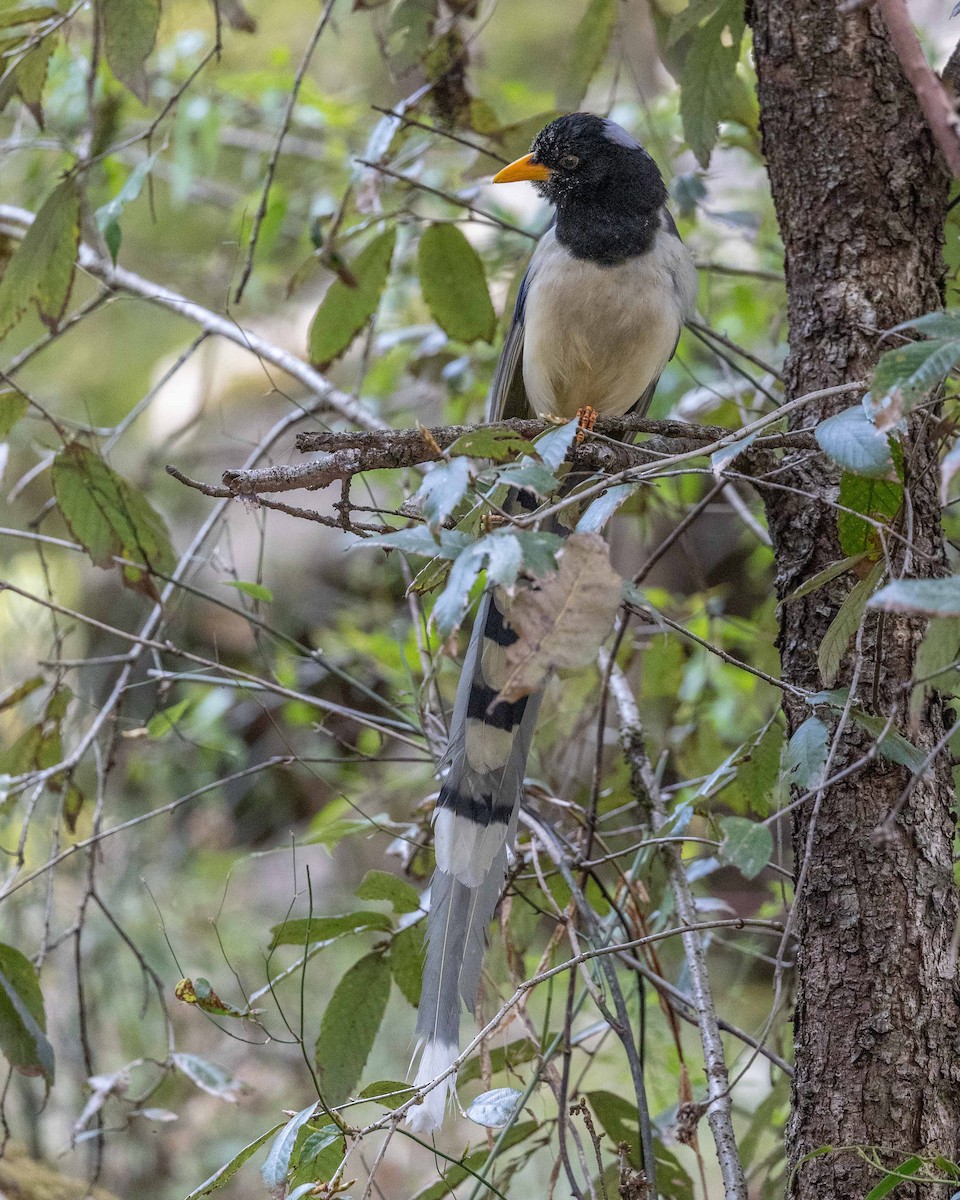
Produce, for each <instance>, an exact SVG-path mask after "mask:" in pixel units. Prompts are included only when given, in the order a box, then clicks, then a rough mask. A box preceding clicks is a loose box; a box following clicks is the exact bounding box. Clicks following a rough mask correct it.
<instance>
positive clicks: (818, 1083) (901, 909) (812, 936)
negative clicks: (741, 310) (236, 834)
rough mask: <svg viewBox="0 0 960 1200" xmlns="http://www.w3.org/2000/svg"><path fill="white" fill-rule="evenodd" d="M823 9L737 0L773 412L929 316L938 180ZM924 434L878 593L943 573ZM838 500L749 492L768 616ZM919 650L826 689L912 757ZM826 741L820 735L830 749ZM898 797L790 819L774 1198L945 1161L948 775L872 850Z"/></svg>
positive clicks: (910, 629)
mask: <svg viewBox="0 0 960 1200" xmlns="http://www.w3.org/2000/svg"><path fill="white" fill-rule="evenodd" d="M841 8H842V6H841V5H839V4H838V0H790V2H789V3H784V2H783V0H755V2H754V4H753V11H752V13H751V14H750V16H751V23H752V26H753V31H754V41H755V55H756V63H757V72H758V78H759V97H760V109H761V124H762V131H763V143H764V151H765V154H766V158H767V167H768V171H769V174H770V181H771V185H772V189H773V196H774V201H775V204H776V208H777V214H778V217H779V222H780V229H781V231H782V235H783V241H784V247H785V252H786V277H787V290H788V298H789V300H788V314H789V324H790V355H789V359H788V363H787V379H788V388H789V394H790V395H791V396H799V395H803V394H804V393H806V392H810V391H813V390H815V389H819V388H824V387H829V386H831V385H834V384H838V383H842V382H844V381H849V380H856V379H863V378H866V377H867V376H868V374H869V371H870V367H871V365H872V364H873V363H874V362H875V360H876V358H877V356H878V354H879V353H880V351H881V350H882V349H885V348H887V347H886V346H883V347H881V346H880V345H879V342H878V334H879V333H880V332H882V331H884V330H886V329H889V328H890V327H891V326H892V325H895V324H897V323H898V322H900V321H904V320H906V319H908V318H910V317H915V316H917V315H919V314H920V313H923V312H926V311H929V310H931V309H934V308H937V307H939V306H940V304H941V283H942V259H941V243H942V237H943V226H944V219H945V205H946V195H947V178H946V174H945V171H944V168H943V166H942V164H941V162H940V160H939V158H938V156H937V154H936V152H935V150H934V147H933V144H932V142H931V139H930V137H929V135H928V132H927V130H926V127H925V125H924V122H923V118H922V116H921V114H920V110H919V108H918V106H917V103H916V100H915V97H914V95H913V92H912V91H911V89H910V87H909V85H908V83H907V82H906V80H905V78H904V76H903V73H902V71H901V69H900V66H899V63H898V61H897V59H896V57H895V55H894V53H893V51H892V49H891V46H890V43H889V40H888V37H887V33H886V29H885V27H884V25H883V22H882V20H881V17H880V15H879V13H877V12H876V11H873V10H871V9H870V8H869V7H866V6H865V7H861V8H859V9H856V10H854V11H851V12H848V13H846V14H844V13H842V12H841V11H840V9H841ZM888 345H889V343H888ZM855 399H856V396H855V395H851V396H850V397H848V398H844V399H842V400H840V401H839V402H835V403H832V404H831V405H830V406H826V405H823V406H821V407H814V408H811V409H807V410H804V411H802V412H801V413H800V414H799V416H798V421H797V424H798V425H812V424H814V423H815V422H816V421H817V420H820V419H822V417H824V416H826V415H828V413H829V412H830V411H836V410H837V409H839V408H844V407H847V406H848V405H849V404H851V403H852V402H854V401H855ZM934 425H935V422H934V421H933V420H931V419H930V418H929V416H928V418H927V419H926V420H924V419H923V418H916V419H915V420H914V421H913V423H912V426H911V430H910V435H909V437H908V439H907V444H906V445H905V458H906V489H907V503H906V504H905V511H906V512H907V513H908V514H909V515H908V517H906V518H905V519H904V520H903V521H902V523H901V526H900V528H901V529H902V530H903V531H905V532H907V533H908V534H909V541H910V549H909V550H908V551H907V552H906V556H905V554H904V552H903V550H900V551H899V552H897V551H896V550H895V551H894V555H893V562H894V565H895V568H896V572H898V573H899V572H902V571H903V572H905V573H907V574H911V575H921V576H922V575H931V574H934V575H935V574H939V573H942V570H943V542H942V537H941V532H940V520H939V505H938V500H937V478H936V457H935V449H936V431H935V429H934ZM838 479H839V473H838V472H836V471H832V470H831V469H830V467H829V464H828V463H827V462H826V460H825V459H824V458H823V457H822V456H812V457H811V456H809V455H806V456H804V455H798V454H794V455H792V456H791V458H790V460H789V469H787V470H782V471H780V472H778V473H777V474H776V475H775V476H773V477H771V479H770V481H769V483H771V484H774V483H775V484H780V485H786V486H787V487H789V488H794V489H798V491H796V492H793V491H785V490H775V489H773V488H770V487H768V488H765V489H764V495H765V499H766V500H767V503H768V514H769V519H770V529H771V535H772V537H773V541H774V547H775V552H776V560H777V569H778V590H779V594H780V596H781V598H782V597H784V596H785V595H787V594H788V593H790V592H792V591H793V590H794V589H796V587H797V586H798V585H799V584H801V583H802V582H803V581H804V580H806V579H809V578H810V577H811V576H813V575H814V574H816V573H817V572H818V571H820V570H822V569H823V568H824V567H825V566H827V565H828V564H829V563H831V562H835V561H836V560H837V559H839V558H841V557H842V552H841V551H840V547H839V543H838V538H837V530H836V510H835V508H833V507H831V503H832V502H835V501H836V496H837V484H838ZM761 486H762V484H761ZM891 545H893V543H891ZM901 545H902V543H901ZM851 586H852V580H851V576H850V575H849V574H848V575H845V576H841V577H840V578H838V579H836V580H834V581H833V582H832V583H830V584H828V585H827V586H826V587H824V588H821V589H820V590H818V591H815V592H813V593H812V594H810V595H809V596H807V597H806V598H804V599H802V600H799V601H794V602H791V603H789V604H784V605H783V606H782V608H781V627H780V651H781V658H782V669H783V677H784V679H785V680H786V681H787V682H789V683H792V684H795V685H797V686H799V687H802V688H808V689H811V690H816V689H818V688H820V687H822V682H821V679H820V675H819V671H818V667H817V649H818V647H819V645H820V642H821V641H822V639H823V635H824V633H825V632H826V630H827V628H828V627H829V625H830V623H831V621H832V620H833V617H834V616H835V614H836V612H837V609H838V607H839V605H840V603H841V602H842V600H843V599H844V597H845V596H846V595H847V594H848V592H849V591H850V589H851ZM921 634H922V623H919V622H916V621H909V620H906V619H903V618H893V617H890V616H887V617H886V619H885V620H883V621H882V622H881V621H880V619H879V618H878V616H877V615H876V614H870V615H868V617H867V618H866V619H865V621H864V623H863V626H862V629H861V634H860V642H859V654H858V653H855V652H853V651H852V652H851V653H850V654H849V655H848V656H847V659H846V660H845V662H844V666H843V670H842V672H841V676H840V678H839V679H838V681H837V686H842V685H848V684H850V682H851V680H852V679H853V678H854V677H856V679H857V684H858V691H857V703H858V704H859V705H860V706H861V707H862V708H867V709H873V710H875V711H879V712H880V713H881V714H883V715H884V716H886V715H888V714H889V713H891V712H892V711H893V710H894V708H896V712H897V724H898V726H899V727H900V728H901V729H902V730H903V731H904V732H908V733H909V736H910V737H911V739H912V740H913V741H914V742H915V743H917V744H918V745H920V746H923V747H925V748H930V747H932V746H933V745H934V744H935V743H936V741H937V739H938V738H939V737H940V736H941V735H942V732H943V717H942V705H941V703H940V702H939V700H937V699H936V698H934V699H932V700H931V701H930V702H929V704H928V705H927V706H926V708H925V709H924V711H923V714H922V717H921V721H920V725H919V729H913V730H908V728H907V724H906V718H905V715H904V713H905V709H906V702H905V695H904V693H903V690H902V686H901V685H902V684H904V683H905V682H906V681H908V680H909V679H910V677H911V673H912V669H913V663H914V658H915V654H916V648H917V645H918V642H919V639H920V636H921ZM824 711H825V710H820V712H819V715H821V716H822V717H824V719H825V720H828V724H830V721H829V719H828V718H826V717H825V716H824ZM786 712H787V719H788V722H789V725H790V728H791V731H792V730H793V729H795V728H796V727H797V726H798V725H799V724H800V723H802V722H803V721H804V720H806V719H807V718H808V717H809V716H810V715H811V713H812V710H811V709H810V707H809V706H808V705H806V704H805V703H803V702H801V701H798V700H797V699H795V698H793V697H788V699H787V701H786ZM837 724H838V721H837V716H836V713H834V716H833V718H832V725H831V738H832V737H833V735H834V734H835V732H836V729H837ZM871 740H872V739H871V738H870V737H869V736H868V735H867V734H865V733H864V732H863V731H862V730H861V729H859V727H858V726H857V725H856V724H855V723H852V724H848V725H847V726H846V727H845V729H844V730H842V731H841V733H840V736H839V738H838V739H837V745H836V752H835V754H834V757H833V759H832V763H831V774H836V773H837V772H838V771H841V770H843V769H844V768H845V767H848V766H850V765H851V764H853V763H855V762H856V761H857V760H858V759H859V758H861V757H862V756H863V755H864V753H865V752H866V751H867V749H868V748H869V747H870V745H871ZM909 780H910V774H909V772H908V771H907V770H906V769H905V768H903V767H899V766H895V765H894V764H893V763H891V762H889V761H888V760H886V759H884V758H882V757H876V758H873V759H872V760H871V761H870V762H868V763H867V764H866V765H864V766H862V767H861V768H859V769H858V770H857V771H855V772H854V773H853V774H852V775H851V776H850V777H849V778H847V779H845V780H843V781H841V782H838V783H836V784H834V785H832V786H831V787H829V788H828V789H827V790H826V792H825V793H824V794H823V796H822V799H821V800H820V802H819V804H817V803H815V802H812V801H811V802H808V803H807V804H805V805H803V806H801V807H800V808H799V809H798V810H796V812H795V815H794V822H793V846H794V854H795V871H796V874H797V877H798V878H799V879H801V880H802V883H801V887H800V889H799V894H798V897H797V900H796V925H795V930H796V934H797V938H798V950H797V955H796V962H797V1000H796V1010H795V1018H794V1021H795V1049H796V1075H795V1079H794V1085H793V1104H792V1113H791V1119H790V1122H789V1126H788V1129H787V1150H788V1156H789V1159H790V1162H791V1165H792V1166H797V1164H798V1163H800V1162H801V1160H802V1159H803V1158H804V1156H805V1155H808V1154H810V1153H811V1152H813V1151H815V1150H819V1149H821V1148H823V1147H827V1146H831V1147H834V1151H833V1152H832V1153H829V1154H825V1155H822V1156H818V1157H815V1158H812V1159H810V1160H808V1161H806V1162H804V1163H803V1165H802V1166H799V1168H798V1169H797V1170H796V1171H795V1173H794V1175H793V1183H792V1186H791V1196H793V1197H796V1198H800V1197H802V1198H803V1200H834V1198H835V1200H862V1197H864V1196H865V1195H866V1194H867V1192H869V1190H870V1188H871V1187H873V1186H874V1185H875V1184H876V1183H877V1182H878V1179H879V1178H880V1176H879V1175H878V1172H877V1170H876V1169H875V1168H874V1167H871V1166H870V1165H869V1164H868V1163H867V1162H866V1161H865V1160H864V1158H863V1157H862V1156H860V1155H858V1154H857V1153H855V1152H854V1151H853V1150H850V1149H844V1148H847V1147H855V1146H860V1147H864V1148H868V1147H875V1148H877V1150H878V1151H879V1154H880V1158H881V1161H882V1162H884V1164H886V1165H892V1166H895V1165H897V1164H898V1163H899V1162H901V1161H903V1159H904V1158H906V1157H907V1156H908V1155H910V1154H911V1153H914V1152H916V1153H921V1154H924V1153H927V1154H932V1155H937V1154H942V1155H945V1156H946V1157H947V1158H950V1159H955V1158H956V1157H957V1146H958V1140H960V1091H958V1079H960V1053H958V1051H960V1012H958V1006H957V998H956V995H955V992H954V977H953V976H954V973H953V971H952V970H951V967H950V960H951V953H950V948H951V939H952V936H953V933H954V926H955V922H956V919H957V896H956V889H955V887H954V883H953V870H952V858H951V850H952V836H953V822H952V819H951V812H950V810H951V804H952V803H953V787H952V780H951V770H950V759H949V755H948V754H947V753H944V754H941V755H940V756H939V758H938V760H937V761H936V762H935V764H934V766H933V769H932V771H931V772H930V773H928V776H927V777H926V778H925V779H924V780H923V781H921V782H920V783H919V784H918V785H917V786H916V787H915V789H914V790H913V792H912V794H911V795H910V797H909V800H908V802H907V803H906V805H905V806H904V808H903V811H902V812H901V813H900V815H899V817H898V818H897V819H896V821H895V823H893V825H892V827H891V828H892V832H890V833H889V834H888V835H887V836H880V835H879V830H880V826H881V825H882V823H883V822H884V820H885V818H887V816H888V814H890V813H891V812H892V811H893V810H895V808H896V806H897V802H898V799H899V798H900V797H901V794H902V793H903V792H904V789H905V787H906V786H907V784H908V782H909ZM940 1190H941V1189H939V1188H938V1189H936V1191H937V1194H939V1193H940ZM896 1194H897V1196H898V1197H903V1198H904V1200H906V1198H907V1197H914V1198H917V1200H919V1198H920V1197H921V1196H929V1195H930V1194H931V1188H930V1185H920V1184H917V1185H911V1184H906V1183H905V1184H902V1185H901V1186H900V1187H899V1188H898V1190H897V1193H896ZM945 1194H946V1193H945Z"/></svg>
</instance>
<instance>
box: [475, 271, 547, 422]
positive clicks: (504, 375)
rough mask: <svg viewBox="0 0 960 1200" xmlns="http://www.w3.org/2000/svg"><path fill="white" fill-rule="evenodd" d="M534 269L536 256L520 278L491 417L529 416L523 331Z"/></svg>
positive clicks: (490, 399) (494, 385) (494, 388)
mask: <svg viewBox="0 0 960 1200" xmlns="http://www.w3.org/2000/svg"><path fill="white" fill-rule="evenodd" d="M534 253H536V252H534ZM534 270H535V260H534V259H531V261H530V263H529V265H528V266H527V269H526V271H525V272H524V274H523V278H522V279H521V280H520V287H519V289H518V291H517V300H516V303H515V305H514V308H513V320H512V321H511V322H510V328H509V329H508V330H507V336H506V337H505V338H504V339H503V347H502V349H501V351H500V357H499V358H498V359H497V366H496V370H495V371H494V373H493V383H492V384H491V385H490V395H489V397H488V398H487V420H488V421H506V420H509V419H510V418H511V417H529V416H530V402H529V401H528V400H527V393H526V389H525V388H524V386H523V332H524V312H525V310H526V305H527V291H528V290H529V287H530V279H531V276H532V273H533V271H534Z"/></svg>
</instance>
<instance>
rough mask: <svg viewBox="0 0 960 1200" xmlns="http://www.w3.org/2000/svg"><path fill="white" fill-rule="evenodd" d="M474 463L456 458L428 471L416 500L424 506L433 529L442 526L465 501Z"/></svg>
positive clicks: (424, 512) (425, 513)
mask: <svg viewBox="0 0 960 1200" xmlns="http://www.w3.org/2000/svg"><path fill="white" fill-rule="evenodd" d="M472 471H473V463H472V462H471V461H470V459H469V458H455V459H453V460H452V461H451V462H448V463H441V464H440V465H439V466H436V467H434V468H433V469H432V470H431V471H428V472H427V474H426V475H425V476H424V480H423V483H421V485H420V488H419V490H418V492H417V494H416V497H415V499H417V500H420V501H421V502H422V504H423V514H424V516H425V517H426V518H427V523H428V524H429V525H430V528H431V529H437V528H438V527H439V526H441V525H442V524H443V523H444V521H446V519H447V517H449V516H450V514H451V513H452V512H453V510H454V509H455V508H456V507H457V505H458V504H459V503H460V501H461V500H462V499H463V497H464V495H465V493H466V491H467V488H468V487H469V486H470V478H471V475H472Z"/></svg>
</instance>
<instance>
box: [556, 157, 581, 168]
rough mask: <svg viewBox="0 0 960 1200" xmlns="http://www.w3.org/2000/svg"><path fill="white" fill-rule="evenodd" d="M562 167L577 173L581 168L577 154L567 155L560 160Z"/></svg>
mask: <svg viewBox="0 0 960 1200" xmlns="http://www.w3.org/2000/svg"><path fill="white" fill-rule="evenodd" d="M560 166H561V167H563V169H564V170H565V171H575V170H576V169H577V167H579V166H580V159H579V158H577V156H576V155H575V154H565V155H564V156H563V158H561V159H560Z"/></svg>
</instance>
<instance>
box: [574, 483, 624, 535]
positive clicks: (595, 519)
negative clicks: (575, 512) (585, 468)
mask: <svg viewBox="0 0 960 1200" xmlns="http://www.w3.org/2000/svg"><path fill="white" fill-rule="evenodd" d="M638 487H639V484H635V483H620V484H618V485H617V486H616V487H612V488H609V489H608V490H607V491H606V492H604V493H603V495H602V496H598V497H597V498H596V500H594V501H592V502H591V503H590V505H589V507H588V508H587V510H586V512H584V514H583V516H582V517H581V518H580V520H579V521H578V522H577V533H599V532H600V531H601V530H602V529H603V527H604V526H605V525H606V523H607V522H608V521H609V520H610V518H611V517H612V516H613V514H614V513H615V512H616V511H617V509H618V508H619V507H620V506H621V505H622V504H625V503H626V502H627V501H628V500H629V499H630V497H631V496H632V495H633V494H634V492H636V491H637V489H638Z"/></svg>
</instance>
